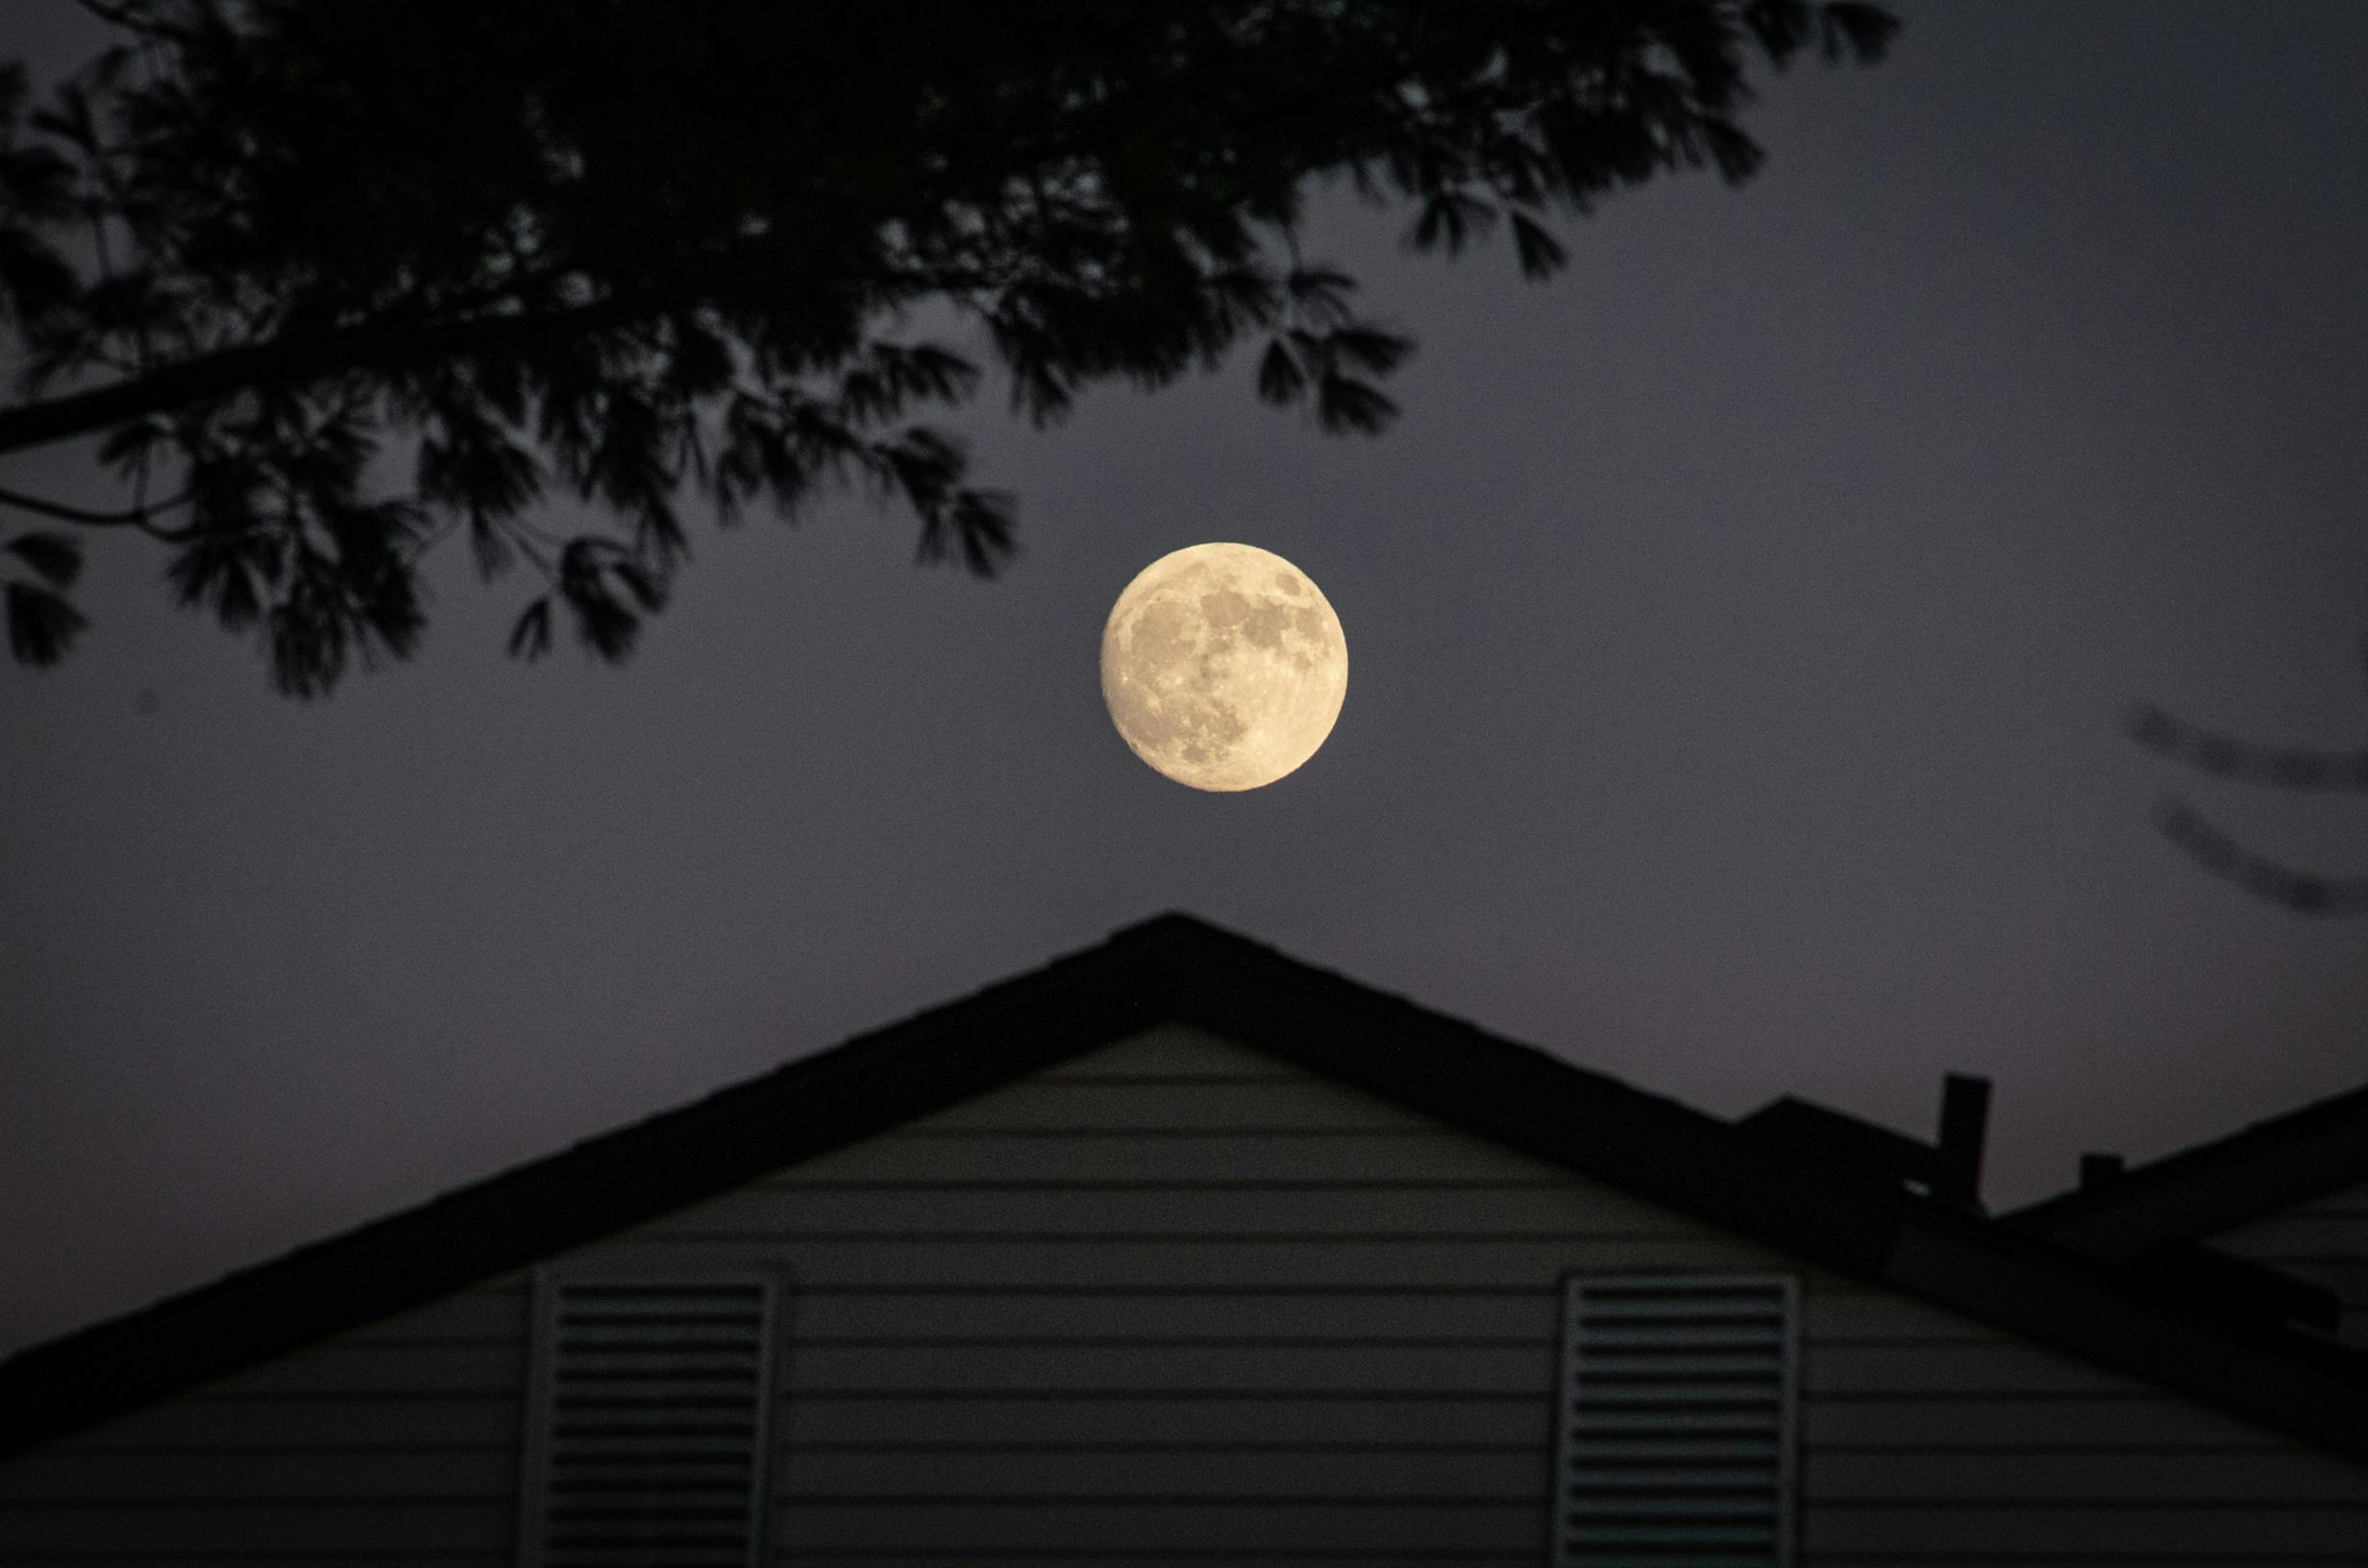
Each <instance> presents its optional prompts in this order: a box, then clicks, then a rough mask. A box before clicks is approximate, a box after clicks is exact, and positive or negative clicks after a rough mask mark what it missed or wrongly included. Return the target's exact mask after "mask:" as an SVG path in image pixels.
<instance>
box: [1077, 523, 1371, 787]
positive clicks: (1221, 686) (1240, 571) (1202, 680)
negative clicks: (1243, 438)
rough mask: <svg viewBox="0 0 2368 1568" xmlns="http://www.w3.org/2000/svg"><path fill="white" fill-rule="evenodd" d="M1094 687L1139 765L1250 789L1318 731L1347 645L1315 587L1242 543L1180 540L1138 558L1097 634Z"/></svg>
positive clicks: (1199, 783)
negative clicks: (1139, 567) (1139, 564)
mask: <svg viewBox="0 0 2368 1568" xmlns="http://www.w3.org/2000/svg"><path fill="white" fill-rule="evenodd" d="M1101 690H1102V698H1103V700H1104V701H1105V702H1107V703H1108V705H1109V708H1110V719H1111V722H1112V723H1114V724H1116V725H1117V726H1118V731H1119V734H1120V735H1121V736H1122V737H1123V738H1124V740H1125V742H1126V744H1127V745H1128V746H1129V747H1132V748H1133V749H1134V753H1135V755H1137V756H1138V757H1141V758H1142V759H1143V760H1144V761H1145V762H1146V763H1148V764H1149V765H1150V766H1151V767H1152V768H1154V769H1157V770H1158V771H1159V772H1162V773H1165V774H1166V775H1167V776H1168V777H1170V778H1172V779H1174V780H1175V781H1176V782H1177V783H1179V784H1189V785H1191V786H1192V787H1193V788H1195V789H1197V790H1254V789H1257V788H1259V787H1260V786H1262V785H1266V784H1271V783H1273V782H1274V781H1275V780H1276V779H1278V778H1281V777H1283V776H1284V775H1286V774H1288V773H1290V772H1294V771H1295V770H1296V769H1297V768H1298V767H1299V765H1300V764H1302V763H1304V762H1306V761H1307V759H1308V758H1310V757H1312V756H1314V755H1315V754H1316V749H1317V747H1320V746H1322V745H1323V743H1324V739H1325V737H1326V736H1328V735H1330V734H1331V733H1332V725H1333V723H1334V721H1335V720H1337V719H1338V718H1339V717H1340V711H1341V702H1342V700H1343V699H1344V698H1345V697H1346V695H1347V691H1348V644H1347V640H1346V639H1345V638H1344V636H1343V635H1342V633H1341V624H1340V619H1339V617H1338V616H1336V615H1334V614H1333V613H1332V606H1331V604H1330V602H1329V601H1327V600H1325V599H1324V597H1323V594H1322V591H1321V590H1320V589H1319V588H1317V586H1316V585H1315V584H1314V583H1313V582H1311V581H1309V580H1308V579H1307V577H1306V576H1305V575H1304V574H1303V573H1301V572H1300V571H1299V569H1298V568H1296V567H1295V566H1293V565H1292V564H1291V563H1290V562H1289V561H1287V560H1285V559H1283V558H1282V557H1281V556H1280V555H1276V554H1274V553H1273V552H1272V551H1264V550H1260V549H1258V548H1257V547H1255V546H1253V545H1232V544H1209V545H1194V546H1192V547H1191V548H1189V549H1186V550H1179V551H1175V552H1174V553H1172V554H1169V555H1163V556H1161V557H1160V558H1159V559H1158V560H1156V561H1153V562H1152V563H1151V564H1150V565H1149V566H1147V567H1145V568H1144V569H1143V571H1142V572H1141V574H1139V575H1138V576H1136V577H1135V580H1134V581H1132V582H1130V583H1128V584H1127V585H1126V590H1125V592H1123V593H1122V594H1121V595H1119V600H1118V603H1117V604H1116V605H1114V606H1113V607H1112V608H1111V611H1110V620H1109V624H1108V625H1105V626H1104V627H1103V628H1102V639H1101Z"/></svg>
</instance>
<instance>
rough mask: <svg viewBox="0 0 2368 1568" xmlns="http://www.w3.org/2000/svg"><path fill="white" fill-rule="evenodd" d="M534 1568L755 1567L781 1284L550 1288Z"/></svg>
mask: <svg viewBox="0 0 2368 1568" xmlns="http://www.w3.org/2000/svg"><path fill="white" fill-rule="evenodd" d="M539 1298H540V1303H541V1309H542V1310H541V1313H540V1318H539V1323H538V1334H537V1340H538V1343H537V1345H536V1355H535V1362H534V1386H533V1400H534V1405H535V1418H534V1422H533V1424H532V1426H531V1427H530V1438H529V1447H528V1451H527V1474H526V1493H525V1496H526V1500H527V1507H525V1509H524V1510H522V1511H523V1514H524V1519H523V1523H524V1526H525V1531H524V1533H525V1539H524V1541H523V1542H522V1548H523V1549H522V1551H521V1553H520V1560H521V1561H522V1562H524V1563H525V1564H527V1565H528V1568H748V1565H750V1564H752V1563H754V1562H755V1561H756V1560H757V1557H756V1552H757V1543H758V1540H759V1538H760V1533H759V1532H760V1531H762V1529H763V1523H764V1522H763V1517H762V1515H763V1511H764V1510H763V1507H762V1500H763V1497H764V1483H765V1428H766V1421H765V1413H766V1412H765V1404H766V1391H767V1389H768V1388H769V1387H770V1386H771V1384H772V1360H773V1357H772V1338H773V1335H772V1328H773V1320H774V1314H775V1301H774V1298H775V1287H774V1286H773V1284H772V1282H770V1281H767V1280H760V1279H748V1280H728V1281H714V1280H701V1281H698V1282H660V1281H646V1280H645V1281H629V1282H617V1281H600V1282H591V1281H550V1280H546V1281H545V1282H544V1283H543V1286H542V1288H541V1290H540V1292H539Z"/></svg>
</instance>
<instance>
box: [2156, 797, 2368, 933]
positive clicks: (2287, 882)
mask: <svg viewBox="0 0 2368 1568" xmlns="http://www.w3.org/2000/svg"><path fill="white" fill-rule="evenodd" d="M2155 826H2156V827H2158V829H2160V830H2161V833H2162V836H2163V837H2164V838H2166V839H2168V840H2170V841H2171V842H2172V843H2173V844H2175V845H2178V846H2179V847H2180V848H2181V849H2183V850H2184V851H2186V853H2187V854H2188V856H2189V857H2191V858H2192V859H2193V860H2194V861H2195V863H2196V864H2197V865H2199V866H2201V867H2203V868H2204V869H2205V870H2208V871H2209V872H2211V873H2212V874H2213V875H2215V876H2219V877H2224V878H2226V879H2227V880H2229V881H2231V882H2233V883H2235V884H2236V885H2237V886H2238V887H2240V888H2242V889H2244V890H2245V891H2246V892H2247V893H2249V894H2253V895H2254V896H2255V897H2257V898H2261V899H2265V900H2267V901H2268V902H2270V903H2273V904H2277V905H2280V906H2281V907H2282V908H2285V909H2289V910H2292V911H2294V912H2295V913H2296V914H2298V915H2368V877H2327V876H2318V875H2315V874H2313V873H2311V872H2308V871H2298V870H2294V869H2293V868H2292V867H2290V866H2283V865H2281V864H2279V863H2278V862H2277V861H2274V860H2271V859H2270V858H2269V857H2268V856H2266V855H2261V854H2257V853H2255V852H2254V851H2253V850H2250V849H2248V848H2246V847H2245V846H2244V845H2241V844H2239V843H2238V842H2237V841H2236V840H2235V839H2233V838H2232V837H2230V836H2229V835H2228V834H2227V833H2225V832H2223V831H2221V830H2220V829H2219V828H2217V827H2214V826H2213V825H2212V824H2211V823H2209V822H2208V821H2205V820H2204V819H2203V818H2202V817H2201V816H2199V815H2197V813H2196V812H2195V810H2194V809H2193V808H2192V807H2190V806H2189V805H2188V804H2187V803H2186V802H2185V801H2183V800H2181V799H2178V798H2176V797H2165V798H2164V799H2163V800H2162V801H2161V803H2160V804H2158V806H2157V807H2156V808H2155Z"/></svg>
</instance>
